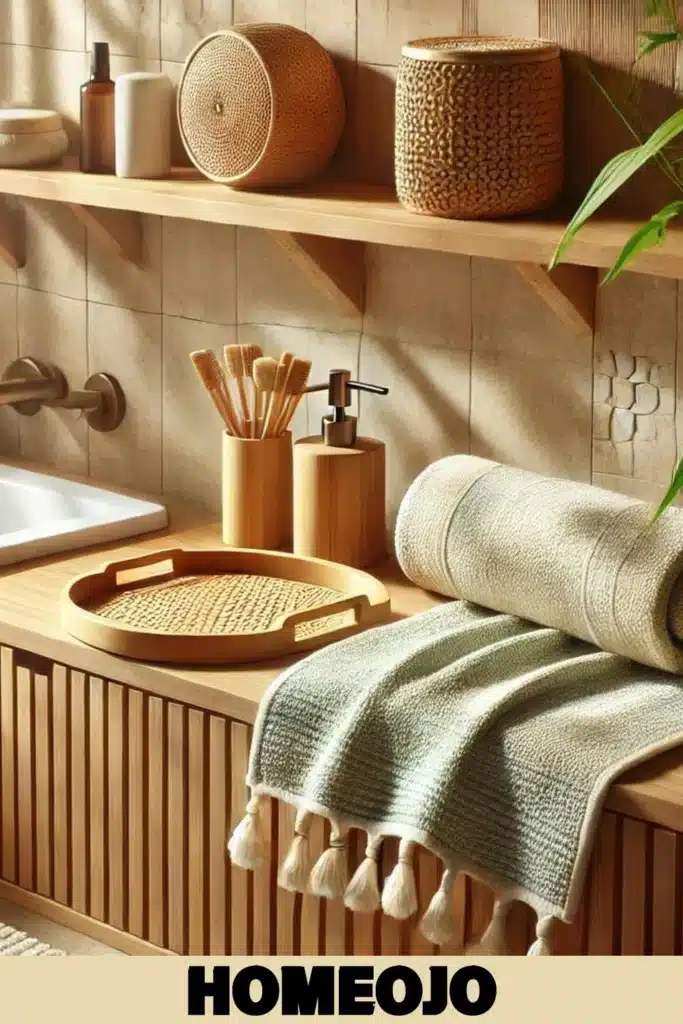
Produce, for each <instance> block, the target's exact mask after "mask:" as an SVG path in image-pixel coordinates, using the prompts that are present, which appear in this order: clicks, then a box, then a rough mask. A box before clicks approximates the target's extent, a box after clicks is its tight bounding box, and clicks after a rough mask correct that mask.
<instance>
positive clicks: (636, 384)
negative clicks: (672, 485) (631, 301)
mask: <svg viewBox="0 0 683 1024" xmlns="http://www.w3.org/2000/svg"><path fill="white" fill-rule="evenodd" d="M594 369H595V373H594V378H593V470H594V472H596V473H613V474H617V475H619V476H628V477H633V478H634V479H638V480H648V481H659V480H666V479H668V477H669V476H670V474H671V471H672V469H673V465H674V461H675V458H676V440H675V392H674V367H673V365H669V364H664V365H662V364H658V363H655V362H653V361H652V360H651V359H650V358H648V357H646V356H639V355H632V354H631V353H626V352H614V351H612V350H607V351H602V352H596V355H595V367H594Z"/></svg>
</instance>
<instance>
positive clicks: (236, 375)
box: [223, 345, 251, 437]
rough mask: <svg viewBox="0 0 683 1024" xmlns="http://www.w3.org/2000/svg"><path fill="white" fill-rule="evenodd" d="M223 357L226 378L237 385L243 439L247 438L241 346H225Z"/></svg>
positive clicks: (246, 406) (247, 403)
mask: <svg viewBox="0 0 683 1024" xmlns="http://www.w3.org/2000/svg"><path fill="white" fill-rule="evenodd" d="M223 356H224V358H225V367H226V370H227V372H228V377H230V378H232V380H234V381H235V382H236V383H237V390H238V392H239V396H240V406H241V408H242V420H243V423H244V429H243V431H242V436H243V437H248V428H249V420H250V419H251V417H250V416H249V402H248V401H247V389H246V387H245V386H244V377H243V364H242V346H241V345H226V346H225V348H224V349H223Z"/></svg>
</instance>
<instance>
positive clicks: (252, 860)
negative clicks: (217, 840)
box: [228, 795, 265, 871]
mask: <svg viewBox="0 0 683 1024" xmlns="http://www.w3.org/2000/svg"><path fill="white" fill-rule="evenodd" d="M260 806H261V797H260V796H257V795H254V796H252V798H251V800H250V801H249V803H248V804H247V813H246V814H245V816H244V817H243V818H242V820H241V822H240V823H239V825H238V826H237V827H236V829H235V831H234V832H233V834H232V836H231V837H230V840H229V842H228V853H229V854H230V859H231V860H232V862H233V864H236V865H237V867H238V868H245V869H246V870H247V871H253V870H254V868H257V867H258V866H259V864H261V863H262V862H263V859H264V857H265V850H264V842H263V830H262V828H261V816H260V813H259V808H260Z"/></svg>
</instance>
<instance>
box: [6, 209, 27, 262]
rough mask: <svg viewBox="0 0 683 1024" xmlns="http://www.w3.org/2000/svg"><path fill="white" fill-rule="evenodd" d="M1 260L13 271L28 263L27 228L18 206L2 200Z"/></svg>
mask: <svg viewBox="0 0 683 1024" xmlns="http://www.w3.org/2000/svg"><path fill="white" fill-rule="evenodd" d="M0 260H2V262H3V263H6V264H7V266H8V267H10V268H11V269H12V270H19V268H20V267H23V266H24V265H25V263H26V228H25V222H24V215H23V211H22V210H21V209H20V207H19V206H18V205H14V204H10V203H9V202H8V201H7V199H5V198H4V197H2V198H0Z"/></svg>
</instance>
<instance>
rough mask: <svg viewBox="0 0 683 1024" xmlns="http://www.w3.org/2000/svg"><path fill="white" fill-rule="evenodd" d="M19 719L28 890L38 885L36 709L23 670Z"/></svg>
mask: <svg viewBox="0 0 683 1024" xmlns="http://www.w3.org/2000/svg"><path fill="white" fill-rule="evenodd" d="M16 681H17V689H16V716H17V734H16V749H17V794H18V798H19V799H18V821H17V839H18V850H19V874H18V881H19V885H20V886H22V888H24V889H33V888H34V886H35V864H34V860H33V829H34V807H33V781H32V776H33V761H32V758H33V731H34V724H35V723H34V721H33V708H32V700H31V696H32V694H31V691H32V687H33V681H32V679H31V673H30V672H29V671H28V670H27V669H25V668H21V667H17V670H16Z"/></svg>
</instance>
